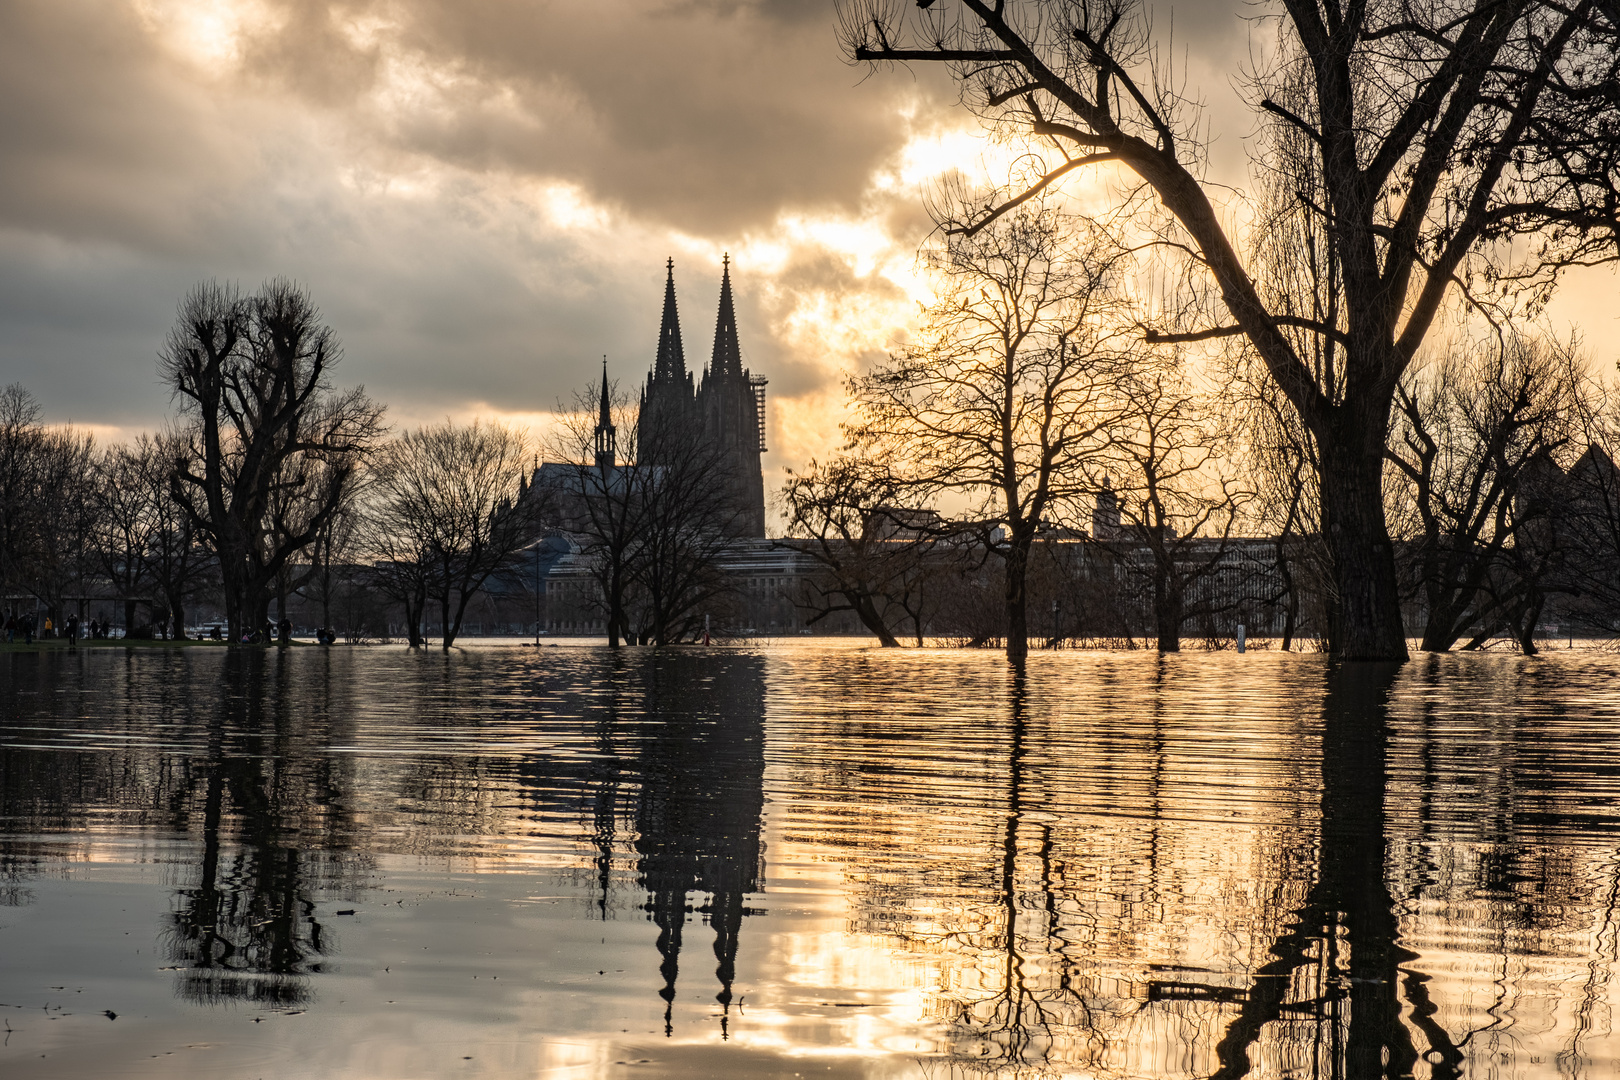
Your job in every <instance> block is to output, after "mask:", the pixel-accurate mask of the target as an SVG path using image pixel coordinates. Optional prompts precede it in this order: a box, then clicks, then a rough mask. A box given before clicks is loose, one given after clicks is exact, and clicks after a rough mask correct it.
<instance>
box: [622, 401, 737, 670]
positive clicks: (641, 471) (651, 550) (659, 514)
mask: <svg viewBox="0 0 1620 1080" xmlns="http://www.w3.org/2000/svg"><path fill="white" fill-rule="evenodd" d="M641 439H642V444H641V446H639V447H638V450H639V457H640V458H641V459H642V463H641V464H638V465H637V466H636V467H635V468H634V469H633V470H631V474H632V476H633V477H634V478H635V479H634V481H633V484H632V490H633V491H634V492H636V499H637V502H638V509H637V520H638V522H639V534H638V544H639V553H638V555H637V557H636V559H635V562H634V567H633V575H634V582H635V586H636V588H635V597H634V600H633V601H632V603H630V604H629V605H627V611H626V614H627V615H628V617H629V620H630V623H629V625H630V626H631V629H632V634H633V636H634V637H635V639H636V640H638V641H641V642H643V643H646V644H653V645H667V644H669V643H671V642H674V641H679V640H680V639H681V638H683V637H686V636H688V635H691V634H694V633H695V632H696V629H697V627H698V625H699V624H700V622H701V620H702V618H703V616H704V615H705V614H710V613H712V609H714V608H715V607H716V606H717V605H718V604H719V603H720V602H721V601H722V600H723V599H724V598H726V597H727V596H729V594H730V593H731V592H732V588H733V586H732V583H731V581H730V580H729V578H728V577H727V575H726V574H725V573H724V572H723V570H722V568H721V561H722V559H723V558H724V556H725V554H726V552H727V551H728V550H730V549H731V547H732V540H731V537H733V536H734V535H736V533H737V531H738V527H739V526H740V525H741V524H742V522H743V519H744V516H745V514H746V513H747V511H746V509H745V508H744V507H742V506H740V505H738V503H737V501H736V499H735V498H733V496H732V492H733V491H734V490H735V485H734V484H732V483H731V472H730V470H731V469H732V468H733V467H734V466H735V459H734V457H733V455H731V454H729V453H728V452H727V451H726V449H725V447H723V446H722V445H721V444H720V443H719V442H717V441H715V440H712V439H707V438H705V437H704V435H703V432H702V431H700V430H698V429H697V428H696V426H695V425H691V424H689V423H686V422H684V419H683V418H681V417H678V416H677V417H670V416H668V415H667V414H661V415H659V416H657V417H656V418H655V421H654V423H653V424H652V425H651V426H650V427H649V428H648V429H647V430H646V431H645V432H644V433H643V434H642V436H641ZM649 460H650V461H651V462H652V463H651V464H649V463H647V462H649Z"/></svg>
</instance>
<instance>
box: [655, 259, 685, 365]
mask: <svg viewBox="0 0 1620 1080" xmlns="http://www.w3.org/2000/svg"><path fill="white" fill-rule="evenodd" d="M666 380H667V381H671V382H685V381H686V353H685V351H684V350H683V349H682V348H681V316H680V313H679V312H678V311H677V310H676V309H675V260H674V259H673V258H672V259H670V260H669V277H668V278H667V279H666V280H665V282H664V324H663V326H662V327H660V328H659V331H658V361H657V363H656V364H654V366H653V381H654V382H664V381H666Z"/></svg>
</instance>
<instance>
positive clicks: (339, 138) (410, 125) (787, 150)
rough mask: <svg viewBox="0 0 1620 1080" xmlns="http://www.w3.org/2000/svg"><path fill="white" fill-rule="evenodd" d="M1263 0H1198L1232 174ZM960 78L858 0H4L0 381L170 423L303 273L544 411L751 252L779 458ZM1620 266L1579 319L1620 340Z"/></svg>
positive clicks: (750, 323) (821, 422)
mask: <svg viewBox="0 0 1620 1080" xmlns="http://www.w3.org/2000/svg"><path fill="white" fill-rule="evenodd" d="M1253 10H1254V9H1252V8H1250V7H1247V6H1246V5H1244V4H1242V3H1241V2H1240V0H1233V2H1232V3H1230V4H1228V3H1227V2H1225V0H1210V2H1203V3H1190V4H1185V5H1182V6H1181V7H1180V8H1179V9H1177V10H1176V11H1175V13H1174V19H1175V26H1176V28H1177V30H1176V34H1177V38H1178V39H1179V41H1181V42H1188V43H1191V48H1190V49H1189V50H1188V51H1187V52H1186V53H1185V54H1184V56H1185V58H1186V62H1187V65H1188V74H1189V78H1190V81H1191V82H1192V84H1193V85H1194V86H1195V87H1197V88H1198V89H1199V90H1200V91H1201V93H1202V94H1203V96H1204V98H1205V99H1206V100H1207V101H1208V102H1209V104H1210V108H1211V111H1212V115H1213V117H1214V122H1213V125H1212V127H1213V131H1214V134H1215V136H1216V143H1215V149H1214V165H1215V168H1216V171H1217V172H1221V173H1225V174H1226V178H1228V179H1230V180H1231V181H1232V182H1234V183H1241V181H1242V159H1243V149H1244V138H1245V136H1246V135H1248V134H1249V133H1250V132H1251V131H1252V129H1253V121H1252V119H1250V118H1249V117H1248V116H1247V115H1246V114H1244V113H1243V112H1242V111H1241V110H1238V109H1236V108H1234V107H1233V103H1234V102H1235V100H1236V99H1235V92H1234V88H1233V85H1232V81H1231V76H1232V74H1233V73H1234V72H1235V71H1236V70H1237V69H1238V67H1239V65H1240V64H1241V63H1242V62H1243V61H1244V60H1245V59H1246V57H1247V55H1248V52H1247V50H1248V41H1249V34H1250V26H1251V24H1249V23H1246V22H1245V21H1244V20H1243V19H1242V18H1240V13H1241V12H1245V11H1247V12H1248V13H1249V14H1252V13H1253ZM1161 24H1162V25H1168V22H1165V21H1161ZM934 79H937V76H936V75H935V74H934V73H932V72H930V71H927V70H919V71H917V72H915V73H910V74H908V73H905V72H893V73H886V74H879V75H876V76H872V77H867V75H866V73H865V72H864V71H862V70H860V69H856V68H852V67H848V66H846V65H845V64H844V63H843V62H842V60H841V59H840V56H839V52H838V48H837V45H836V43H835V41H834V37H833V18H832V10H831V4H830V2H828V0H590V2H581V0H568V2H565V0H0V381H6V382H9V381H20V382H22V383H23V384H24V385H25V386H27V387H28V388H29V389H30V390H32V391H33V392H34V394H35V395H36V396H37V397H38V398H39V399H40V400H41V402H42V404H43V405H44V406H45V409H46V411H47V414H48V416H49V417H50V418H51V419H52V420H56V421H65V420H72V421H73V422H75V423H78V424H83V425H88V426H91V427H94V428H95V429H96V430H97V431H98V433H100V434H101V435H102V436H103V437H105V438H118V437H121V436H123V435H127V434H130V433H132V432H133V431H136V430H139V429H141V428H145V427H150V426H153V425H155V424H157V423H158V422H160V421H161V419H162V417H163V415H164V413H165V412H166V410H167V408H168V405H169V402H168V397H167V394H166V392H165V391H164V389H163V388H162V386H161V385H159V383H158V381H157V378H156V366H155V353H156V350H157V348H158V345H159V343H160V341H161V339H162V337H163V334H164V332H165V331H166V329H167V328H168V326H169V324H170V322H171V321H172V318H173V313H174V308H175V304H176V302H177V301H178V299H179V298H180V296H181V295H182V294H183V293H184V292H185V291H186V289H187V288H189V287H190V286H191V285H192V284H194V283H196V282H198V281H200V280H204V279H208V278H222V279H232V280H236V281H238V282H240V283H241V284H243V285H244V286H245V287H252V286H254V285H256V284H257V283H258V282H260V281H262V280H264V279H265V278H267V277H270V276H273V275H288V276H291V277H294V278H296V279H298V280H299V281H301V282H303V283H304V284H305V285H307V286H308V287H309V288H310V290H311V291H312V292H313V294H314V296H315V298H316V300H317V302H318V303H319V304H320V305H321V307H322V309H323V311H324V312H325V314H326V316H327V318H328V321H329V322H330V323H331V324H332V326H333V327H334V328H335V329H336V330H337V331H338V333H339V335H340V336H341V337H342V339H343V341H344V343H345V347H346V359H345V361H344V363H343V366H342V367H341V368H340V369H339V372H338V375H339V379H340V381H342V382H345V383H364V384H365V385H366V386H367V388H368V389H369V390H370V391H371V392H372V394H373V395H374V396H376V397H378V398H379V399H381V400H383V401H386V402H388V404H389V406H390V415H391V417H392V419H393V420H394V422H395V423H398V424H415V423H420V422H424V421H431V420H435V419H439V418H443V417H445V416H452V417H455V418H458V419H465V418H468V417H471V416H474V415H499V416H504V417H508V418H512V419H515V420H520V421H527V420H532V419H534V418H537V417H540V416H542V415H543V414H544V413H545V412H546V411H547V410H548V409H550V408H552V407H553V405H554V404H555V403H556V402H557V401H558V399H559V398H563V397H566V396H568V395H569V394H570V393H571V392H572V390H573V389H574V388H576V387H578V386H581V385H583V384H584V383H586V382H588V381H589V380H590V379H592V378H593V377H594V374H595V371H596V365H597V364H599V363H600V358H601V356H602V355H603V354H606V355H607V356H608V360H609V363H610V365H611V366H612V370H613V372H614V374H615V375H616V376H617V377H621V378H623V379H624V380H625V381H626V383H630V382H633V381H634V380H636V379H639V378H640V377H642V376H643V375H644V374H645V372H646V370H647V368H648V367H649V365H650V364H651V362H652V359H653V353H654V347H655V344H656V340H657V321H658V315H659V302H660V299H661V294H662V280H663V271H664V260H665V258H666V257H668V256H673V257H674V259H675V261H676V272H677V285H678V288H679V290H680V298H681V316H682V323H683V328H684V330H685V339H686V350H687V356H688V358H689V361H691V360H696V361H697V362H698V363H701V361H702V360H703V359H704V358H706V357H707V355H708V351H709V348H710V345H711V342H712V337H713V331H714V310H715V301H716V298H717V293H718V289H719V272H720V258H721V255H722V253H723V252H728V251H729V252H730V253H731V254H732V257H733V262H734V267H735V278H734V280H735V284H736V287H737V292H738V299H739V322H740V324H741V335H742V340H743V347H744V353H745V362H746V363H748V364H749V366H750V367H752V368H753V369H754V370H755V371H756V372H759V373H762V374H765V375H767V376H768V377H769V378H770V379H771V388H772V411H771V432H770V441H771V447H772V453H771V454H770V455H769V457H768V465H769V466H770V467H771V468H772V469H773V470H779V469H780V468H781V467H782V466H783V465H793V464H797V463H799V462H802V461H803V460H804V458H805V457H807V456H809V455H810V454H812V453H821V452H823V451H825V449H826V448H827V447H828V446H829V445H830V444H831V443H832V441H833V440H834V437H835V435H836V419H837V417H836V408H837V406H838V402H839V401H840V399H841V390H840V385H839V380H840V377H841V373H842V372H844V371H846V370H849V369H851V368H852V367H854V366H857V365H859V364H860V363H861V362H862V361H863V359H870V358H871V357H872V356H875V355H880V354H881V350H883V349H884V348H885V347H886V346H888V345H890V344H892V343H894V342H895V341H896V340H898V339H899V337H900V336H901V335H903V334H904V333H905V331H906V328H907V326H908V324H909V321H910V320H911V319H912V318H913V317H914V315H915V312H916V299H917V298H918V296H920V295H921V293H920V292H919V284H918V282H917V281H916V279H915V276H914V273H913V270H914V254H915V251H916V248H917V244H918V242H919V241H920V240H921V239H922V237H923V235H924V234H925V232H926V229H927V222H926V220H925V219H924V218H923V216H922V214H921V212H920V197H921V194H922V192H923V190H924V189H925V187H926V186H927V185H928V183H929V181H930V178H931V177H932V176H934V175H936V174H937V173H938V172H940V171H941V170H943V169H945V168H948V167H950V166H953V165H963V166H968V167H971V165H972V160H973V159H974V157H975V155H977V154H979V153H981V149H980V147H979V145H978V143H977V134H976V131H975V129H973V128H972V127H971V126H970V121H969V118H967V117H966V116H965V115H964V114H963V113H962V112H961V111H960V109H959V108H957V107H956V106H955V104H954V94H953V92H952V91H951V89H950V87H948V86H946V85H944V84H942V83H940V82H937V81H930V80H934ZM1613 285H1614V283H1613V277H1612V276H1609V275H1605V276H1604V277H1603V278H1601V279H1593V280H1589V281H1585V282H1580V283H1576V286H1575V287H1574V288H1573V289H1572V290H1570V293H1569V297H1568V298H1567V299H1566V301H1565V302H1564V304H1565V307H1564V308H1561V309H1556V310H1555V316H1561V317H1563V318H1565V319H1566V321H1567V320H1568V319H1570V318H1576V317H1579V316H1580V315H1581V314H1582V313H1586V312H1598V313H1599V314H1598V315H1596V316H1595V317H1596V318H1598V319H1600V320H1603V325H1601V326H1591V327H1588V332H1589V334H1591V335H1592V336H1593V337H1595V338H1597V339H1599V340H1604V339H1613V337H1614V330H1615V329H1617V327H1616V326H1615V324H1614V322H1613V311H1612V305H1609V301H1608V298H1609V297H1611V296H1612V292H1613ZM1604 305H1608V306H1604ZM775 475H776V474H775V473H774V472H773V473H772V474H771V475H770V476H768V479H767V483H768V484H772V483H773V478H774V476H775Z"/></svg>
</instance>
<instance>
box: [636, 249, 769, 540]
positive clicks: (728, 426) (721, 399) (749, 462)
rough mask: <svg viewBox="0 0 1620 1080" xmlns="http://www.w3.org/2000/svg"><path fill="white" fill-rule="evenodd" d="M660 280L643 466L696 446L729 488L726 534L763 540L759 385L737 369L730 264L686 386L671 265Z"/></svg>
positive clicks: (641, 441)
mask: <svg viewBox="0 0 1620 1080" xmlns="http://www.w3.org/2000/svg"><path fill="white" fill-rule="evenodd" d="M668 275H669V276H668V278H667V279H666V280H665V282H664V320H663V325H662V327H661V328H660V329H659V332H658V358H657V360H656V361H655V362H654V363H653V369H652V372H651V374H649V375H648V376H647V385H646V387H645V388H644V389H643V390H642V393H641V411H640V414H639V417H638V419H637V423H636V442H637V445H638V448H639V454H640V456H641V458H642V461H643V463H645V464H651V465H657V464H658V456H659V454H660V452H661V450H660V448H665V449H664V450H663V452H666V453H667V452H670V451H671V450H673V452H683V451H682V450H681V449H679V448H681V447H694V446H695V447H698V448H700V449H699V452H700V453H701V454H702V455H703V456H704V457H705V458H707V459H709V460H712V461H714V462H716V465H717V469H716V471H717V476H716V480H717V481H718V482H720V483H723V484H725V485H726V486H727V487H728V488H729V489H730V494H731V501H732V504H733V506H734V507H735V509H736V523H735V525H734V526H733V528H732V530H731V531H732V532H733V533H734V534H735V535H737V536H739V537H763V536H764V535H765V476H764V473H763V472H762V470H761V468H760V455H761V454H763V453H764V452H765V383H766V380H765V378H764V377H763V376H760V375H754V374H751V373H750V372H749V371H748V369H746V368H744V367H743V366H742V350H741V347H740V346H739V345H738V343H737V313H736V311H735V310H734V309H733V307H732V302H731V258H730V256H727V257H726V259H725V261H724V263H723V269H722V271H721V277H720V312H719V315H718V316H717V318H716V319H715V326H714V353H713V355H712V356H711V357H710V358H709V363H708V366H707V367H705V368H704V369H703V378H702V380H701V381H699V382H697V383H696V385H694V383H693V378H692V373H691V372H689V371H687V370H686V352H685V350H684V349H683V348H682V346H681V319H680V315H679V313H678V312H677V311H676V309H675V260H674V259H671V260H669V265H668ZM685 452H690V451H685Z"/></svg>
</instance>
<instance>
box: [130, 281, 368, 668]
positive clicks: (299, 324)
mask: <svg viewBox="0 0 1620 1080" xmlns="http://www.w3.org/2000/svg"><path fill="white" fill-rule="evenodd" d="M341 353H342V350H341V347H340V346H339V344H338V340H337V336H336V335H335V334H334V333H333V332H332V330H331V328H330V327H328V326H325V325H323V324H322V322H321V316H320V312H319V311H318V310H317V309H316V308H315V304H314V302H313V301H312V300H311V299H310V296H309V294H308V293H307V292H305V291H304V290H303V289H302V288H300V287H298V286H297V285H295V284H294V283H292V282H290V281H286V280H280V279H278V280H275V281H271V282H269V283H268V284H266V285H265V286H264V287H263V288H262V289H261V290H260V291H259V292H258V293H257V294H255V295H253V296H251V297H246V298H244V297H242V296H241V295H240V294H239V293H238V292H237V290H236V289H235V288H234V287H232V286H227V285H219V284H215V283H209V284H205V285H199V286H198V287H197V288H195V289H193V290H192V291H191V293H190V295H188V296H187V297H186V298H185V300H183V301H182V302H181V304H180V311H179V315H178V318H177V319H176V321H175V326H174V329H173V330H171V331H170V333H169V338H168V341H167V342H166V343H165V344H164V347H163V350H162V351H161V353H160V354H159V356H160V359H161V370H162V372H163V376H164V379H165V381H166V382H167V383H168V384H169V387H170V388H171V390H173V392H174V394H175V396H176V397H177V398H178V399H179V401H180V420H181V426H182V431H183V433H184V434H185V436H186V440H187V449H186V452H185V453H184V455H182V456H181V457H179V458H178V459H177V460H176V461H175V468H174V473H173V481H172V483H173V492H174V497H175V500H176V501H177V502H178V503H179V504H180V505H181V506H182V507H184V508H185V511H186V513H187V515H188V516H189V517H190V518H191V521H192V524H193V526H194V527H195V528H196V530H197V531H198V532H199V533H201V534H202V535H203V536H204V537H206V538H207V541H208V543H209V545H210V546H211V547H212V548H213V549H214V552H215V554H216V555H217V557H218V559H219V574H220V578H221V583H222V585H223V587H224V594H225V613H226V620H227V622H228V623H229V626H230V636H231V640H232V642H236V641H239V640H241V637H242V634H243V632H244V630H250V629H257V628H258V627H259V626H261V625H263V623H264V622H265V619H266V617H267V615H268V610H269V600H270V587H271V585H272V583H273V582H274V581H275V580H276V577H277V575H278V574H279V573H280V572H281V570H282V568H283V567H284V566H285V565H286V563H287V562H288V561H289V560H291V559H292V558H293V557H294V556H295V555H297V554H298V553H300V552H302V551H304V550H305V549H307V548H308V547H309V546H310V545H311V544H313V543H314V542H315V538H316V537H317V536H318V535H319V533H320V530H321V528H322V526H323V525H324V524H325V523H326V521H327V519H328V518H330V517H331V516H332V515H333V514H334V513H336V512H337V510H338V508H339V507H340V506H341V505H342V504H343V502H344V499H345V498H346V497H347V493H348V488H349V485H350V484H351V483H353V482H354V478H355V474H356V471H357V470H358V469H359V467H360V464H361V462H362V461H363V460H364V458H365V457H366V455H368V454H369V453H370V452H371V450H372V448H373V446H374V444H375V442H376V440H377V439H378V438H379V437H380V435H381V434H382V430H383V426H382V411H383V410H382V407H381V406H380V405H377V404H376V403H374V402H373V401H371V399H369V398H367V397H366V395H365V392H364V390H363V388H360V387H355V388H353V389H350V390H341V391H340V390H337V389H335V388H333V386H332V383H331V368H332V366H333V365H334V364H336V363H337V362H338V360H339V358H340V356H341Z"/></svg>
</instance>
